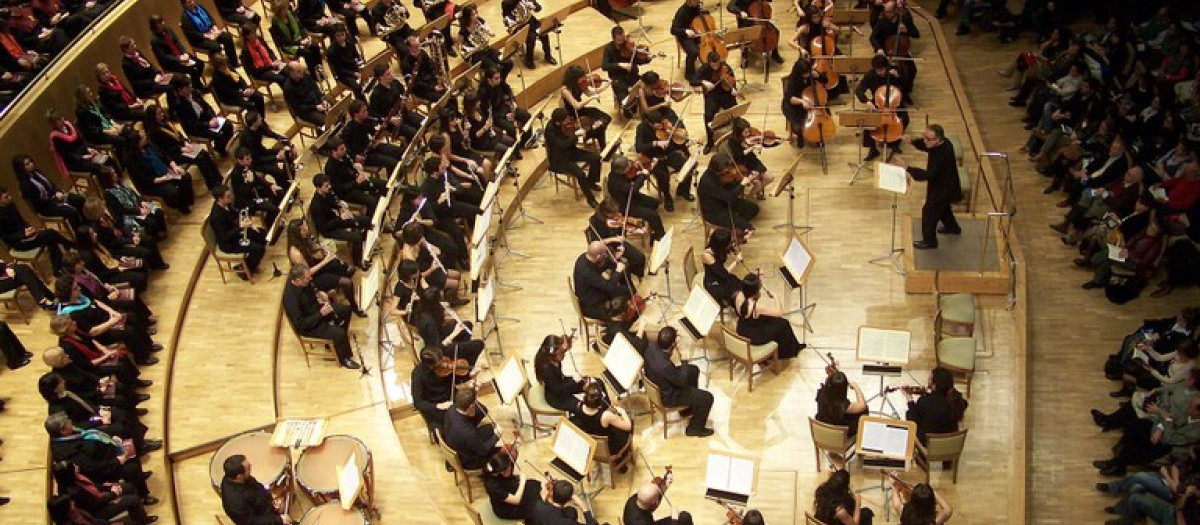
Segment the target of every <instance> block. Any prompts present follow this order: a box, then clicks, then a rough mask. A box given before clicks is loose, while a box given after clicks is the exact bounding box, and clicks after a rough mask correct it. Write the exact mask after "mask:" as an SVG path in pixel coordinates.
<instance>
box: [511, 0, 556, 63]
mask: <svg viewBox="0 0 1200 525" xmlns="http://www.w3.org/2000/svg"><path fill="white" fill-rule="evenodd" d="M522 4H524V6H525V9H526V10H527V12H528V13H529V16H528V18H526V19H525V20H518V19H517V14H518V13H517V7H519V6H521V5H522ZM541 10H542V4H539V3H538V2H537V0H501V2H500V13H501V14H502V15H503V17H504V26H505V27H507V28H508V32H509V34H512V33H516V32H517V31H520V30H521V28H522V27H525V26H528V27H529V32H528V33H526V35H525V69H533V68H534V65H533V50H534V48H535V47H537V41H538V40H539V39H540V40H541V41H542V56H543V58H544V59H545V60H546V63H547V64H550V65H552V66H557V65H558V61H557V60H555V59H554V53H552V52H551V51H550V35H549V34H548V33H543V32H542V21H541V20H538V18H537V17H536V16H533V13H538V12H541Z"/></svg>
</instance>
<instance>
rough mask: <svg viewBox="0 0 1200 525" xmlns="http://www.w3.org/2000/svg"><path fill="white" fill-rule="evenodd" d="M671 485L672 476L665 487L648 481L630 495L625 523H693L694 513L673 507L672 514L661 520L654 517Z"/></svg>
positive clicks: (660, 524)
mask: <svg viewBox="0 0 1200 525" xmlns="http://www.w3.org/2000/svg"><path fill="white" fill-rule="evenodd" d="M670 487H671V478H670V477H668V478H667V483H666V487H665V488H659V486H658V485H655V484H654V483H651V482H647V483H646V484H645V485H642V488H640V489H638V491H637V494H634V495H632V496H629V499H628V500H627V501H625V512H624V513H622V515H621V519H622V520H623V521H624V522H625V525H652V524H653V525H692V515H691V514H688V513H687V512H679V509H676V508H674V507H672V508H671V515H670V516H668V517H665V518H662V519H659V520H657V521H656V520H655V519H654V511H655V510H658V506H659V504H660V503H662V499H663V491H664V490H665V489H666V488H670Z"/></svg>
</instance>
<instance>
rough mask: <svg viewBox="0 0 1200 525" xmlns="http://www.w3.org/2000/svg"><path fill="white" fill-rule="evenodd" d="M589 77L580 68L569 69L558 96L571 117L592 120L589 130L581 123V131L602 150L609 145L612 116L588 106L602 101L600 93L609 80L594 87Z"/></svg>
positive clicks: (564, 76)
mask: <svg viewBox="0 0 1200 525" xmlns="http://www.w3.org/2000/svg"><path fill="white" fill-rule="evenodd" d="M587 77H588V74H587V72H586V71H584V70H583V68H582V67H580V66H577V65H576V66H571V67H569V68H567V72H566V73H565V74H564V75H563V80H562V87H560V88H559V93H558V95H559V98H560V99H561V100H562V107H563V108H566V110H567V115H568V116H569V117H575V118H577V119H584V118H586V119H590V120H591V126H590V127H589V128H587V129H583V123H582V122H581V123H580V129H583V131H584V137H585V138H586V139H588V140H593V139H594V140H595V141H596V142H597V143H598V144H599V145H600V149H604V146H605V145H607V144H608V142H607V139H606V138H605V135H606V134H607V133H608V125H609V124H611V123H612V116H610V115H609V114H608V113H605V112H604V111H603V110H601V109H600V108H597V107H595V106H589V105H587V103H588V102H590V101H592V100H600V93H601V92H603V91H604V88H606V87H608V80H602V81H601V82H600V84H599V85H598V86H597V85H592V84H591V83H590V81H588V80H587Z"/></svg>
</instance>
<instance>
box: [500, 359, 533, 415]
mask: <svg viewBox="0 0 1200 525" xmlns="http://www.w3.org/2000/svg"><path fill="white" fill-rule="evenodd" d="M494 379H495V381H496V395H498V396H500V402H501V403H504V404H505V405H507V404H510V403H512V402H513V400H515V399H516V398H517V395H518V394H520V393H521V389H523V388H525V383H526V379H525V374H524V373H523V370H521V361H520V360H518V359H517V358H516V357H514V356H509V357H508V359H505V360H504V364H503V365H501V366H500V372H499V373H497V374H496V377H495V378H494Z"/></svg>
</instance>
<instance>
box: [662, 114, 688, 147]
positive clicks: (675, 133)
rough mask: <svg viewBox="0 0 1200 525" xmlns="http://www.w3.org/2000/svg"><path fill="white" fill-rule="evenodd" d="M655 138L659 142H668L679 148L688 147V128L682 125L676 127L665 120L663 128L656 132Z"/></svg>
mask: <svg viewBox="0 0 1200 525" xmlns="http://www.w3.org/2000/svg"><path fill="white" fill-rule="evenodd" d="M654 137H655V138H657V139H658V140H668V141H671V142H672V143H674V144H675V145H678V146H686V145H687V143H688V132H687V128H685V127H683V126H682V125H679V126H676V125H675V123H673V122H671V121H669V120H666V119H663V121H662V127H661V128H659V129H658V130H657V131H655V132H654Z"/></svg>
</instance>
